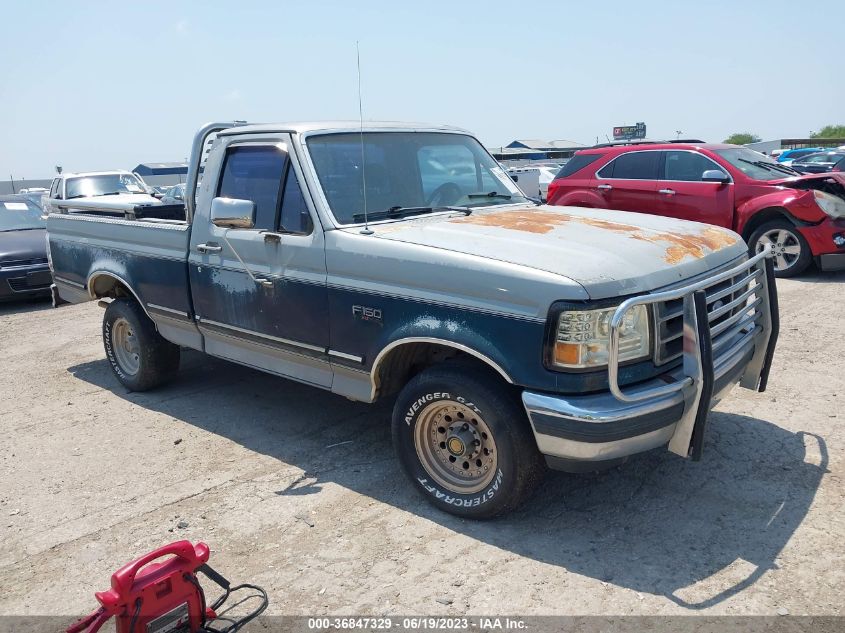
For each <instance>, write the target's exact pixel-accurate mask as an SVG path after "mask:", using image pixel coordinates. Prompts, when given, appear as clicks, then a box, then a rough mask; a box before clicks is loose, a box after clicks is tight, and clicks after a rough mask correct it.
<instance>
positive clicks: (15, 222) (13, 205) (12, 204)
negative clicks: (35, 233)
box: [0, 197, 45, 232]
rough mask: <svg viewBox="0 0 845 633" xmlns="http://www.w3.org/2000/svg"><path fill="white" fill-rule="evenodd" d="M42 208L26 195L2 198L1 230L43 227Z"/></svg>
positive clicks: (0, 207)
mask: <svg viewBox="0 0 845 633" xmlns="http://www.w3.org/2000/svg"><path fill="white" fill-rule="evenodd" d="M44 226H45V224H44V220H42V219H41V209H39V208H38V206H36V205H34V204H32V202H30V201H29V200H27V199H26V198H24V197H19V198H0V232H5V231H27V230H30V229H43V228H44Z"/></svg>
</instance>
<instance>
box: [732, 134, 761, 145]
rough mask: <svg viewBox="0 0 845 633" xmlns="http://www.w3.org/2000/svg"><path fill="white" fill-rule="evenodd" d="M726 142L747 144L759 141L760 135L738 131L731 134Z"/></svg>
mask: <svg viewBox="0 0 845 633" xmlns="http://www.w3.org/2000/svg"><path fill="white" fill-rule="evenodd" d="M724 142H725V143H731V144H733V145H747V144H748V143H759V142H760V137H759V136H757V135H756V134H752V133H751V132H737V133H736V134H731V135H730V136H729V137H728V138H726V139H725V140H724Z"/></svg>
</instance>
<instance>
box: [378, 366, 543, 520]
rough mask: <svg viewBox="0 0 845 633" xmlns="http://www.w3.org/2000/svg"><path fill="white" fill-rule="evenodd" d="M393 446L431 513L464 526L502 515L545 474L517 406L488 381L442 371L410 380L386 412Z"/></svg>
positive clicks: (490, 377) (463, 371) (466, 369)
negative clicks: (452, 518)
mask: <svg viewBox="0 0 845 633" xmlns="http://www.w3.org/2000/svg"><path fill="white" fill-rule="evenodd" d="M392 425H393V445H394V448H395V450H396V454H397V456H398V457H399V461H400V463H401V464H402V467H403V468H404V470H405V472H406V474H407V475H408V477H409V478H410V479H411V481H412V482H413V484H414V486H415V487H416V488H417V489H418V490H419V491H420V492H421V493H422V494H423V496H425V497H426V499H428V501H430V502H431V503H432V504H433V505H435V506H436V507H438V508H440V509H441V510H443V511H445V512H449V513H451V514H455V515H458V516H461V517H467V518H475V519H482V518H489V517H493V516H496V515H499V514H503V513H505V512H509V511H511V510H513V509H514V508H516V507H517V506H518V505H519V504H521V503H522V502H523V501H524V500H525V499H526V498H528V496H530V494H531V492H532V491H533V489H534V488H535V487H536V484H537V483H538V482H539V480H540V479H541V478H542V475H543V473H544V471H545V465H544V463H543V459H542V456H541V455H540V453H539V451H538V450H537V445H536V442H535V441H534V436H533V434H532V432H531V429H530V425H529V423H528V420H527V418H526V414H525V411H524V410H523V409H522V406H521V404H520V403H519V399H518V397H517V395H516V393H515V392H514V391H512V390H511V387H510V385H507V384H506V383H504V382H503V381H502V380H501V378H499V377H498V376H496V375H495V374H492V373H488V372H486V371H484V370H483V369H478V368H476V367H474V366H464V365H461V364H458V363H444V364H442V365H436V366H434V367H431V368H429V369H427V370H425V371H423V372H422V373H420V374H418V375H417V376H415V377H414V378H413V379H412V380H411V381H410V382H409V383H408V384H407V385H406V386H405V388H404V389H402V391H401V393H400V394H399V397H398V398H397V400H396V404H395V406H394V409H393V424H392Z"/></svg>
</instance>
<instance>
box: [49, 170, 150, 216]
mask: <svg viewBox="0 0 845 633" xmlns="http://www.w3.org/2000/svg"><path fill="white" fill-rule="evenodd" d="M106 199H107V200H108V201H109V204H108V205H102V204H100V205H98V206H100V207H101V208H102V209H103V210H104V211H106V210H107V209H108V208H112V209H118V208H120V207H121V205H125V204H127V203H129V204H133V205H148V204H160V202H159V201H158V200H157V199H156V198H155V197H154V196H152V195H151V194H150V193H149V187H148V186H147V184H146V183H145V182H144V181H143V180H142V179H141V178H140V176H138V175H137V174H133V173H132V172H129V171H123V170H114V171H92V172H85V173H78V174H74V173H66V174H59V175H58V176H56V177H55V178H53V182H52V183H51V184H50V191H49V193H48V194H47V196H46V197H45V198H44V205H43V206H44V211H45V212H46V213H54V212H56V211H57V210H58V206H57V203H58V202H59V201H67V200H74V201H75V204H74V206H73V207H72V209H76V210H82V209H84V208H85V207H86V205H87V204H88V203H89V202H95V203H97V202H102V201H103V200H106Z"/></svg>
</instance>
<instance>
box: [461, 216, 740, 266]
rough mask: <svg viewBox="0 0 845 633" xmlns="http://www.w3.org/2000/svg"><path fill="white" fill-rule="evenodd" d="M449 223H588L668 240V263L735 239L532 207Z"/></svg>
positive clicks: (532, 226) (546, 227)
mask: <svg viewBox="0 0 845 633" xmlns="http://www.w3.org/2000/svg"><path fill="white" fill-rule="evenodd" d="M451 222H458V223H467V224H477V225H480V226H493V227H498V228H502V229H510V230H513V231H526V232H528V233H540V234H543V233H549V232H550V231H552V230H553V229H554V228H555V227H558V226H562V225H564V224H567V223H570V222H575V223H578V224H586V225H588V226H592V227H595V228H597V229H602V230H604V231H611V232H613V233H617V234H620V235H625V236H627V237H630V238H631V239H634V240H639V241H641V242H650V243H653V244H655V243H659V242H662V243H668V244H669V246H668V247H667V248H666V252H665V254H664V256H663V259H664V260H665V261H666V263H667V264H677V263H678V262H680V261H681V260H682V259H684V257H694V258H696V259H700V258H702V257H704V255H705V254H706V253H707V252H712V251H716V250H719V249H721V248H724V247H727V246H732V245H733V244H736V242H737V238H736V236H734V235H732V234H731V233H729V232H728V231H725V230H723V229H720V228H716V227H706V228H704V229H702V230H699V231H697V232H695V233H668V232H665V231H660V230H657V229H649V228H647V227H643V226H634V225H632V224H623V223H621V222H614V221H613V220H603V219H601V218H591V217H587V216H580V215H571V214H568V213H557V212H554V211H539V210H533V209H530V208H529V209H515V210H508V211H495V212H493V213H483V214H478V215H471V216H468V217H466V218H458V219H455V220H451Z"/></svg>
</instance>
